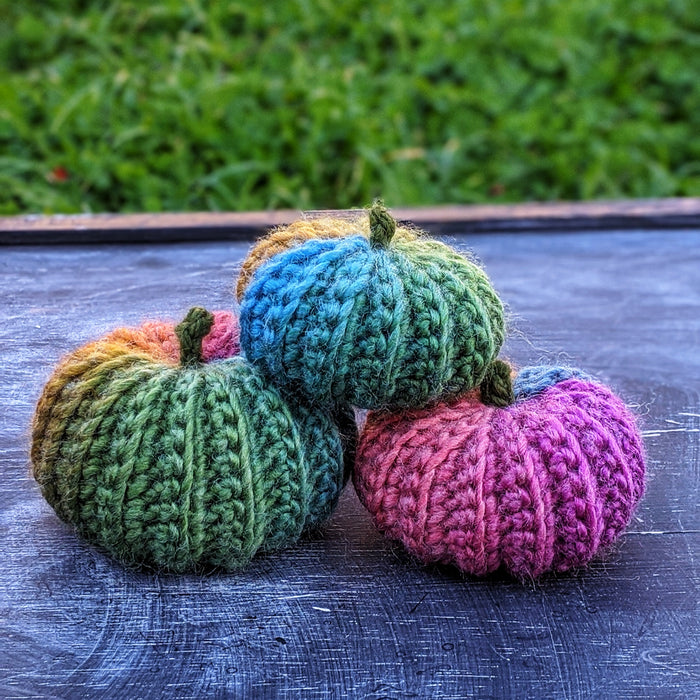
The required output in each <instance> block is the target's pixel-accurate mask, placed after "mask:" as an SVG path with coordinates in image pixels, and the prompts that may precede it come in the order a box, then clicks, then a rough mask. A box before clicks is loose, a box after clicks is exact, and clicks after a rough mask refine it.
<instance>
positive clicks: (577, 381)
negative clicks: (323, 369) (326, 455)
mask: <svg viewBox="0 0 700 700" xmlns="http://www.w3.org/2000/svg"><path fill="white" fill-rule="evenodd" d="M545 374H546V373H544V372H543V371H542V368H537V370H534V369H526V370H523V372H521V374H520V377H519V378H518V379H517V380H516V386H518V387H519V389H518V393H519V395H520V396H526V397H527V398H525V399H521V400H519V401H517V402H516V403H514V404H512V405H509V406H506V407H503V408H499V407H497V406H494V405H486V404H484V403H483V402H482V401H480V400H479V397H478V394H477V392H471V393H470V394H468V395H465V396H463V397H460V398H458V399H456V400H453V401H450V402H444V403H441V404H439V405H436V406H431V407H429V408H423V409H418V410H413V411H408V412H406V413H403V414H398V413H394V414H391V413H380V412H370V413H369V415H368V417H367V421H366V424H365V428H364V431H363V433H362V435H361V438H360V443H359V445H358V452H357V459H356V465H355V472H354V483H355V488H356V490H357V493H358V496H359V498H360V500H361V501H362V503H363V504H364V505H365V506H366V507H367V509H368V510H369V512H370V514H371V515H372V518H373V520H374V522H375V524H376V525H377V527H378V528H379V529H380V530H381V531H383V532H385V533H386V534H387V535H388V536H389V537H391V538H393V539H396V540H399V541H401V542H402V543H403V544H404V545H405V547H406V548H407V549H408V550H409V551H410V552H412V553H413V554H414V555H416V556H417V557H418V558H419V559H421V560H422V561H424V562H440V563H445V564H454V565H456V566H457V567H459V568H460V569H461V570H463V571H465V572H468V573H470V574H477V575H483V574H487V573H489V572H492V571H495V570H497V569H499V568H500V567H504V568H505V569H506V570H507V571H509V572H511V573H512V574H514V575H515V576H518V577H522V578H525V577H535V576H538V575H540V574H542V573H544V572H546V571H558V572H559V571H566V570H568V569H572V568H574V567H579V566H582V565H584V564H586V563H588V562H589V561H590V560H591V558H592V557H593V556H594V555H595V554H596V553H597V552H598V551H600V550H605V549H606V548H608V547H609V546H610V545H611V544H612V543H613V542H614V541H615V539H616V538H617V537H618V535H619V534H620V533H621V532H622V530H623V529H624V528H625V527H626V525H627V524H628V523H629V521H630V518H631V515H632V512H633V510H634V508H635V506H636V504H637V503H638V502H639V500H640V498H641V496H642V494H643V491H644V472H645V467H644V452H643V446H642V440H641V437H640V435H639V432H638V430H637V427H636V425H635V419H634V417H633V416H632V414H631V413H630V412H629V411H628V409H627V408H626V407H625V406H624V404H623V403H622V401H620V399H619V398H617V397H616V396H615V395H614V394H613V393H612V392H611V391H610V389H608V388H607V387H605V386H603V385H602V384H598V383H596V382H593V381H590V380H587V379H584V378H582V377H581V376H578V374H577V373H576V372H571V371H567V370H561V371H558V370H553V371H552V372H550V373H548V374H547V376H549V378H550V379H552V383H551V384H550V385H548V386H546V387H543V386H541V385H542V383H543V381H542V377H543V376H545ZM557 375H559V376H560V377H561V381H554V380H553V378H554V377H556V376H557ZM509 391H512V389H509ZM494 403H498V401H496V402H494Z"/></svg>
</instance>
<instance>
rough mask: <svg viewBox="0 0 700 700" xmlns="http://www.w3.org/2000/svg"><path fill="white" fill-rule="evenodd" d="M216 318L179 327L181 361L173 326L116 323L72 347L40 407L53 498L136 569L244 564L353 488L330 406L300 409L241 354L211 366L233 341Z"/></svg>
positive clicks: (37, 428)
mask: <svg viewBox="0 0 700 700" xmlns="http://www.w3.org/2000/svg"><path fill="white" fill-rule="evenodd" d="M221 318H222V317H221V316H219V319H221ZM214 321H215V319H214V317H213V316H212V314H210V313H209V312H207V311H205V310H204V309H201V308H195V309H192V310H191V311H190V312H189V313H188V315H187V317H186V318H185V320H184V321H183V322H182V323H181V324H180V325H179V326H178V327H177V328H176V329H175V333H176V335H177V341H178V343H177V344H178V345H179V349H180V350H179V353H180V356H179V365H178V364H177V363H176V362H175V361H174V360H173V359H172V352H173V343H174V341H173V339H172V336H171V333H170V331H169V329H168V327H163V326H161V325H158V324H155V325H152V326H150V327H149V328H147V329H146V330H144V329H141V330H140V331H138V332H135V333H128V332H126V331H125V330H124V329H121V330H120V331H116V332H115V333H113V334H112V335H111V336H108V338H107V339H104V340H101V341H97V342H94V343H91V344H89V345H86V346H84V347H83V348H81V349H79V350H77V351H76V352H74V353H72V354H71V355H69V356H68V357H67V358H66V359H65V360H64V361H63V362H62V363H61V364H60V365H59V367H58V368H57V369H56V371H55V372H54V374H53V376H52V377H51V379H50V380H49V382H48V383H47V385H46V387H45V389H44V392H43V394H42V397H41V399H40V401H39V404H38V407H37V411H36V415H35V418H34V429H33V441H32V451H31V457H32V463H33V469H34V476H35V478H36V480H37V481H38V482H39V484H40V485H41V488H42V491H43V494H44V496H45V498H46V499H47V501H48V502H49V503H50V504H51V505H52V506H53V508H54V509H55V510H56V512H57V513H58V515H59V516H60V517H61V518H62V519H63V520H65V521H66V522H69V523H72V524H73V525H75V526H76V527H77V529H78V530H79V531H80V532H81V533H82V534H83V535H84V536H85V537H86V538H87V539H88V540H90V541H91V542H93V543H95V544H97V545H99V546H101V547H103V548H104V549H106V550H107V551H108V552H109V553H110V554H111V555H112V556H114V557H115V558H117V559H118V560H120V561H122V562H124V563H126V564H128V565H142V564H144V565H148V566H152V567H156V568H158V569H164V570H169V571H176V572H181V571H187V570H193V569H198V568H200V567H205V566H217V567H223V568H225V569H238V568H241V567H242V566H244V565H245V564H246V563H247V562H248V561H249V560H250V558H251V557H252V556H253V555H254V554H255V553H256V552H257V551H258V550H260V549H264V550H272V549H276V548H278V547H281V546H284V545H287V544H289V543H291V542H294V541H295V540H296V539H297V538H298V537H299V536H300V534H301V533H302V531H304V530H305V529H307V528H311V527H314V526H316V525H318V524H320V523H321V522H322V521H323V520H325V519H326V518H327V517H328V515H329V514H330V513H331V511H332V509H333V507H334V505H335V503H336V502H337V499H338V496H339V494H340V491H341V489H342V486H343V483H344V478H343V471H344V470H343V450H342V444H341V436H340V434H339V432H338V428H337V427H336V425H335V423H334V422H333V421H332V420H331V418H330V417H328V415H327V414H326V413H324V412H320V411H314V410H311V409H310V408H309V407H307V406H306V405H305V404H302V403H298V402H297V403H294V404H291V403H287V402H286V401H285V400H284V399H283V398H282V397H281V396H280V394H279V393H278V391H277V390H276V389H275V388H274V387H272V386H271V385H269V384H268V383H267V382H266V381H264V379H263V378H262V377H261V375H260V373H259V372H258V371H257V370H256V369H255V368H254V367H252V366H251V365H250V364H249V363H248V362H247V361H246V360H245V359H243V358H242V357H232V358H230V359H225V360H220V361H215V362H211V363H207V364H202V360H203V359H204V356H205V355H206V354H210V355H211V356H215V355H216V354H217V353H218V352H219V351H223V350H221V347H228V348H230V347H231V343H232V342H233V341H232V340H231V338H232V337H233V330H232V328H233V325H232V324H231V323H228V324H227V325H226V324H224V325H226V327H227V328H228V329H229V330H231V334H230V335H229V334H228V333H227V332H223V331H222V332H221V333H218V332H217V329H216V324H215V322H214ZM212 326H214V334H213V335H212V334H211V328H212ZM222 327H223V326H222ZM207 335H208V336H209V338H210V340H211V346H210V347H209V351H208V352H205V348H204V347H203V343H202V339H203V337H206V336H207ZM221 337H229V340H228V341H226V342H224V343H223V344H220V343H218V341H217V342H215V340H214V339H215V338H221ZM157 338H160V339H161V341H162V342H161V341H159V340H158V339H157ZM159 343H160V345H159ZM220 345H221V347H219V346H220ZM215 346H216V348H219V349H215Z"/></svg>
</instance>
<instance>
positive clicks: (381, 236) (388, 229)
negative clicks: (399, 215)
mask: <svg viewBox="0 0 700 700" xmlns="http://www.w3.org/2000/svg"><path fill="white" fill-rule="evenodd" d="M394 233H396V219H394V217H393V216H392V215H391V214H390V213H389V211H388V210H387V208H386V207H385V206H384V202H383V201H382V200H381V199H375V200H374V203H373V204H372V208H371V209H370V210H369V242H370V244H371V246H372V247H373V248H377V247H381V248H386V246H388V245H389V242H390V241H391V239H392V238H393V237H394Z"/></svg>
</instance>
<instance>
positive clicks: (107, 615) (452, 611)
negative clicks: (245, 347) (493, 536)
mask: <svg viewBox="0 0 700 700" xmlns="http://www.w3.org/2000/svg"><path fill="white" fill-rule="evenodd" d="M451 240H452V241H453V242H454V243H455V244H456V245H458V246H459V247H470V248H472V249H473V250H474V251H475V252H476V254H477V255H478V256H479V257H480V258H481V259H482V260H483V262H484V263H485V265H486V267H487V269H488V272H489V274H490V275H491V277H492V280H493V282H494V284H495V286H496V288H497V289H498V290H499V291H500V293H501V294H502V296H503V298H504V299H505V300H506V301H507V303H508V306H509V314H510V329H511V337H510V340H509V341H508V344H507V348H506V354H507V355H508V356H509V357H510V358H511V359H513V360H515V361H516V362H518V363H520V364H525V363H534V362H540V361H543V360H544V361H554V362H565V363H567V364H575V365H579V366H582V367H585V368H586V369H587V370H589V371H590V372H593V373H595V374H597V375H598V376H600V377H601V378H603V379H605V380H607V381H608V382H610V383H611V384H612V385H613V386H614V387H615V388H616V389H617V391H618V392H619V393H621V395H622V396H623V397H624V398H625V399H626V400H627V401H628V403H630V404H632V405H634V406H636V407H637V409H638V411H639V412H640V414H641V416H642V421H643V430H644V434H645V439H646V445H647V448H648V456H649V461H648V466H649V479H648V491H647V495H646V497H645V499H644V501H643V503H642V505H641V507H640V509H639V511H638V513H637V517H636V518H635V520H634V521H633V523H632V525H631V528H630V531H629V532H628V533H627V534H626V535H625V536H624V537H623V539H622V541H621V542H620V544H619V546H618V547H617V548H616V550H615V552H614V553H613V555H612V556H611V557H610V558H609V559H608V560H606V561H605V562H598V563H596V564H594V565H593V566H591V567H590V568H589V569H587V570H585V571H581V572H578V573H576V574H574V575H568V576H561V577H558V578H555V577H549V578H546V579H544V580H541V581H539V582H537V583H536V584H527V585H523V584H521V583H518V582H515V581H512V580H509V579H506V578H499V577H496V578H491V579H488V580H478V579H472V578H464V577H461V576H460V575H458V574H457V573H455V572H454V571H453V570H450V569H446V568H440V567H432V568H424V567H421V566H418V565H416V564H415V562H413V561H412V560H411V559H410V558H409V557H407V556H406V555H404V554H403V553H402V552H401V551H400V550H399V549H398V548H397V547H395V546H393V545H391V544H389V543H387V542H386V541H384V540H383V539H382V538H381V537H380V536H379V535H378V534H377V532H376V531H375V530H374V529H373V527H372V525H371V523H370V520H369V518H368V516H367V515H366V514H365V513H364V512H363V510H362V508H361V506H360V505H359V503H358V501H357V499H356V497H355V495H354V493H353V491H352V488H351V487H349V488H348V489H347V490H346V491H345V493H344V495H343V497H342V500H341V504H340V507H339V509H338V511H337V512H336V514H335V515H334V517H333V518H332V520H331V521H330V522H329V524H328V526H327V527H326V529H325V531H324V532H323V533H322V535H320V536H315V537H314V538H311V539H309V540H307V541H304V542H303V543H301V544H299V545H298V546H296V547H293V548H291V549H289V550H287V551H284V552H282V553H279V554H275V555H271V556H265V557H260V558H258V559H256V560H255V561H254V563H253V564H252V566H251V567H250V568H249V569H248V570H247V571H246V572H245V573H243V574H238V575H214V576H209V577H204V578H201V577H196V576H159V575H153V574H146V573H133V572H129V571H125V570H124V569H122V568H120V567H119V566H117V565H115V564H114V563H112V561H110V560H109V559H107V558H106V557H105V556H103V555H102V554H100V553H98V552H96V551H95V550H94V549H92V548H91V547H89V546H87V545H86V544H84V543H83V542H81V541H80V540H79V539H77V538H76V537H75V535H74V534H73V532H72V531H71V529H70V528H69V527H67V526H66V525H64V524H63V523H61V522H60V521H59V520H58V518H57V517H56V516H55V515H54V513H53V511H52V510H51V508H50V507H49V506H48V505H47V504H46V503H45V502H44V501H43V500H42V498H41V496H40V494H39V490H38V488H37V486H36V484H35V483H34V482H33V481H32V479H31V477H30V476H29V464H28V456H27V452H28V446H29V428H28V426H29V422H30V418H31V414H32V410H33V405H34V403H35V401H36V399H37V397H38V394H39V392H40V390H41V387H42V384H43V382H44V381H46V379H47V377H48V375H49V373H50V371H51V368H52V366H53V364H54V363H55V362H56V361H57V360H58V358H59V357H60V356H61V354H62V353H64V352H66V351H68V350H70V349H72V348H74V347H75V346H77V345H78V344H80V343H82V342H84V341H86V340H88V339H91V338H94V337H96V336H98V335H99V334H101V333H103V332H105V331H107V330H109V329H111V328H113V327H114V326H117V325H124V324H137V323H139V322H140V321H141V320H143V319H145V318H148V317H150V318H153V317H169V318H173V319H176V318H179V317H181V316H182V314H183V313H184V312H185V311H186V309H187V308H188V307H189V306H190V305H193V304H203V305H206V306H208V307H219V308H227V307H229V308H230V307H232V305H233V296H232V293H231V292H232V286H233V279H234V275H235V272H236V267H237V265H238V264H239V263H240V261H241V258H242V256H243V255H244V254H245V253H246V250H247V248H248V244H247V243H240V242H238V243H232V242H225V241H217V242H209V243H207V242H198V243H173V244H164V243H159V244H150V245H101V246H100V245H81V246H54V247H52V246H41V247H39V246H24V247H0V295H1V297H0V299H1V304H0V353H1V355H0V356H1V358H2V363H1V364H0V411H1V413H0V415H1V416H2V421H1V423H0V464H1V468H2V472H1V477H2V478H1V479H0V530H1V531H0V543H1V547H2V559H1V566H0V697H3V698H30V697H79V696H83V697H94V696H100V697H102V696H105V697H114V698H161V697H163V698H165V697H181V698H204V697H242V698H243V697H246V698H247V697H276V698H309V699H311V700H313V699H316V698H343V697H350V698H371V699H373V700H378V699H379V698H397V699H398V698H465V697H472V696H474V697H517V698H525V697H530V698H550V697H556V698H612V697H618V698H698V697H700V663H699V656H700V634H699V629H700V620H699V615H698V601H699V598H700V586H699V585H698V581H699V576H698V561H700V551H699V548H698V545H699V544H700V534H699V533H700V522H699V519H698V510H699V503H700V231H698V230H697V229H696V230H694V231H693V230H690V231H674V230H667V231H654V230H646V231H624V232H614V231H613V232H578V233H577V232H571V231H569V232H566V233H556V232H549V233H533V232H530V233H522V232H520V233H507V232H506V233H503V232H501V233H498V234H491V235H490V234H475V235H469V236H462V237H460V236H455V237H453V238H452V239H451Z"/></svg>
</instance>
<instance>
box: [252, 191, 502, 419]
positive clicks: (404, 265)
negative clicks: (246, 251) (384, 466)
mask: <svg viewBox="0 0 700 700" xmlns="http://www.w3.org/2000/svg"><path fill="white" fill-rule="evenodd" d="M368 227H369V237H367V236H366V235H364V233H363V230H362V228H361V227H360V228H355V235H349V232H348V229H347V222H340V223H338V224H337V231H336V230H335V229H333V233H332V234H331V235H330V236H329V237H319V238H314V237H311V233H313V232H311V233H309V237H308V240H305V241H304V242H303V243H301V244H297V243H298V239H296V238H294V235H295V234H290V236H291V239H292V240H293V241H296V242H294V243H291V244H290V245H291V246H292V247H289V248H285V246H284V244H283V243H282V244H280V245H281V247H282V249H283V252H278V253H277V254H275V255H271V257H269V258H266V255H267V254H268V252H269V250H263V251H262V252H260V253H259V254H256V257H255V260H254V262H252V263H250V265H247V264H245V265H244V270H252V269H254V272H253V273H252V279H251V280H250V283H249V284H248V286H247V287H246V283H247V280H248V277H249V276H250V275H249V274H248V272H245V274H244V277H243V282H241V283H239V287H241V288H242V289H243V296H242V299H241V319H240V323H241V346H242V348H243V351H244V353H245V355H246V357H248V359H249V360H251V362H253V363H254V364H255V365H256V366H258V367H259V368H260V369H261V371H262V372H263V373H264V375H265V376H266V377H268V378H270V379H271V380H273V381H275V382H277V383H278V385H279V386H280V387H281V388H283V389H284V390H285V391H286V392H288V393H292V394H300V395H303V396H305V397H307V399H309V400H311V401H313V402H315V403H316V404H317V405H322V406H333V405H337V404H351V405H353V406H357V407H359V408H382V407H412V406H418V405H422V404H425V403H427V402H429V401H431V400H434V399H436V398H438V397H445V396H450V395H455V394H458V393H460V392H463V391H465V390H468V389H470V388H472V387H474V386H477V385H478V384H479V383H480V382H481V381H482V379H483V378H484V375H485V374H486V371H487V368H488V366H489V364H490V363H491V361H492V360H493V359H494V358H495V357H496V355H497V354H498V351H499V349H500V347H501V345H502V343H503V338H504V319H503V307H502V304H501V302H500V300H499V299H498V297H497V295H496V293H495V292H494V290H493V288H492V286H491V284H490V282H489V280H488V278H487V276H486V274H485V273H484V271H483V270H482V269H481V268H480V267H478V266H477V265H476V264H474V263H473V262H472V261H471V260H468V259H467V258H466V257H464V256H462V255H460V254H458V253H457V252H456V251H454V250H452V249H451V248H449V247H448V246H446V245H444V244H443V243H440V242H438V241H435V240H430V239H428V238H424V237H421V236H418V235H416V234H415V233H411V232H410V231H409V230H408V229H404V231H405V235H404V234H403V233H402V234H401V235H400V236H395V235H394V234H395V232H396V222H395V221H394V220H393V219H392V218H391V217H390V216H389V214H388V213H387V211H386V209H384V208H383V206H381V205H379V204H377V205H375V206H374V207H373V208H372V210H371V211H370V217H369V224H368ZM314 230H316V229H314ZM307 233H308V232H307ZM336 233H337V235H336ZM278 235H280V234H278ZM320 235H321V236H322V235H323V234H322V233H321V234H320ZM304 236H306V233H305V234H304ZM302 238H303V237H302ZM276 245H277V244H276V243H274V244H270V246H269V248H271V249H272V250H277V249H278V248H277V247H276ZM256 266H257V267H256Z"/></svg>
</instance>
